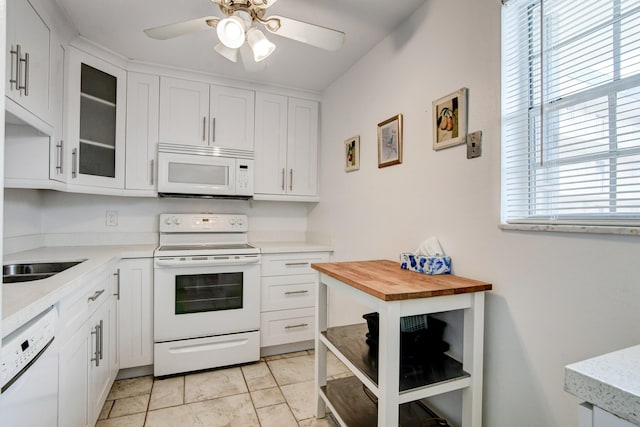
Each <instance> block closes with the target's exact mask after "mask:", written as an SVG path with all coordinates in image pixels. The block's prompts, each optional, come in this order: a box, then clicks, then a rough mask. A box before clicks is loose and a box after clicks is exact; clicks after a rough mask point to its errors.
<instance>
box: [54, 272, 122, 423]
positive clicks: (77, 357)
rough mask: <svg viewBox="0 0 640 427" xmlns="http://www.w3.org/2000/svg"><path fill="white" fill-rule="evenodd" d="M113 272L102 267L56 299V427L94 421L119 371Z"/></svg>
mask: <svg viewBox="0 0 640 427" xmlns="http://www.w3.org/2000/svg"><path fill="white" fill-rule="evenodd" d="M113 277H114V276H113V273H112V272H111V271H106V272H105V273H104V274H102V275H101V276H100V277H99V278H98V279H96V280H95V281H91V282H90V283H88V284H87V285H86V286H84V287H83V288H82V290H80V291H78V292H76V293H74V294H72V295H70V296H68V297H66V298H65V299H63V300H62V301H61V302H60V307H59V310H60V320H61V324H60V330H61V332H60V334H59V337H58V338H59V339H61V340H62V346H61V348H62V350H61V351H60V359H59V360H60V361H59V363H60V365H59V367H60V383H59V384H60V385H59V395H58V414H59V415H58V417H59V419H58V425H59V426H60V427H79V426H93V425H95V423H96V421H97V419H98V416H99V415H100V411H101V409H102V406H103V405H104V402H105V400H106V399H107V396H108V394H109V390H110V389H111V385H112V384H113V382H114V380H115V378H116V375H117V373H118V368H119V367H118V353H117V348H118V346H117V340H116V338H117V305H116V296H115V295H114V293H115V289H114V279H113Z"/></svg>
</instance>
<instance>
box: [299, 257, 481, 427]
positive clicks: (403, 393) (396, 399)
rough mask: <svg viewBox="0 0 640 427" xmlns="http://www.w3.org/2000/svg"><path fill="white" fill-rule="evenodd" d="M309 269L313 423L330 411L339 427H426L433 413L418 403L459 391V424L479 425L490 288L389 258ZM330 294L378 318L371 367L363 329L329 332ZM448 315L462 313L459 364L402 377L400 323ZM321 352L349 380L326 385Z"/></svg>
mask: <svg viewBox="0 0 640 427" xmlns="http://www.w3.org/2000/svg"><path fill="white" fill-rule="evenodd" d="M311 267H312V268H313V269H315V270H317V271H318V272H319V276H320V277H319V286H318V301H317V306H316V307H317V312H316V328H317V333H316V352H315V354H316V394H317V405H318V406H317V410H316V415H317V417H318V418H322V417H324V416H325V411H326V409H327V407H328V408H329V409H330V410H331V412H332V414H333V415H334V417H335V418H336V420H337V421H338V423H339V424H340V425H342V426H344V427H360V426H367V427H368V426H371V427H375V426H379V427H383V426H384V427H393V426H401V427H405V426H406V427H411V426H414V425H415V426H420V425H426V424H421V423H422V422H423V421H422V420H424V419H426V418H428V417H430V416H431V414H430V413H429V412H428V409H427V408H425V407H424V406H423V405H421V404H419V403H418V404H417V403H416V402H418V401H420V400H421V399H424V398H427V397H430V396H435V395H438V394H442V393H447V392H450V391H454V390H462V414H461V419H462V426H463V427H480V426H481V425H482V363H483V362H482V356H483V335H484V294H485V292H486V291H489V290H491V288H492V285H491V284H490V283H487V282H482V281H479V280H473V279H468V278H464V277H459V276H455V275H451V274H444V275H435V276H430V275H425V274H420V273H415V272H412V271H408V270H403V269H401V268H400V264H399V263H398V262H394V261H388V260H375V261H354V262H331V263H319V264H312V266H311ZM328 289H333V290H334V292H338V293H341V294H344V295H346V296H348V297H350V298H352V299H354V300H355V301H357V302H358V303H360V304H362V305H365V306H367V307H369V308H371V309H372V311H376V312H378V313H379V325H378V326H379V337H378V354H377V360H376V361H375V363H371V355H370V349H369V346H368V345H367V344H366V343H365V339H364V337H365V334H366V333H367V331H368V328H367V325H366V324H364V323H359V324H355V325H347V326H338V327H331V328H329V327H328V325H327V299H328V298H327V294H328ZM452 310H463V313H464V320H463V338H462V357H461V359H462V360H456V358H454V357H453V356H451V355H449V354H446V355H443V356H442V357H441V358H439V359H438V360H437V362H435V363H434V364H433V366H431V365H430V366H428V367H427V368H426V369H421V370H419V372H418V373H417V374H416V375H405V374H403V373H402V372H401V366H400V319H401V318H402V317H406V316H415V315H423V314H428V313H441V312H445V311H452ZM327 350H330V351H331V352H332V353H334V354H335V355H336V357H338V358H339V359H340V360H341V361H342V362H343V363H344V364H345V365H346V366H347V367H348V368H349V369H350V370H351V372H352V373H353V374H354V376H351V377H346V378H340V379H337V380H330V381H327ZM458 359H460V357H458ZM429 363H431V362H429ZM363 385H364V387H366V390H365V388H363ZM376 402H377V403H376ZM421 411H422V412H421ZM425 411H427V412H425Z"/></svg>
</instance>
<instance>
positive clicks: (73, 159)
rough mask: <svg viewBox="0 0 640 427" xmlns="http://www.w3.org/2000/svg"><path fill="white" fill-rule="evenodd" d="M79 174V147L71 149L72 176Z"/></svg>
mask: <svg viewBox="0 0 640 427" xmlns="http://www.w3.org/2000/svg"><path fill="white" fill-rule="evenodd" d="M77 176H78V149H77V148H74V149H73V150H71V178H77Z"/></svg>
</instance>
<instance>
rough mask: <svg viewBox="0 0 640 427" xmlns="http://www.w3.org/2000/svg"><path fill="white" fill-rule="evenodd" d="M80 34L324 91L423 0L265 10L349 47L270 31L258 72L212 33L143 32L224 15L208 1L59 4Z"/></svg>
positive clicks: (162, 60)
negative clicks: (271, 47) (226, 51)
mask: <svg viewBox="0 0 640 427" xmlns="http://www.w3.org/2000/svg"><path fill="white" fill-rule="evenodd" d="M56 2H57V3H58V4H59V5H60V6H61V8H62V9H63V10H64V11H65V12H66V14H67V15H68V17H69V19H70V20H71V21H72V22H73V24H74V25H75V27H76V29H77V30H78V33H79V34H80V35H82V36H84V37H86V38H87V39H89V40H91V41H93V42H95V43H97V44H99V45H101V46H103V47H106V48H108V49H111V50H113V51H115V52H117V53H119V54H121V55H123V56H125V57H127V58H129V59H133V60H138V61H143V62H151V63H156V64H163V65H169V66H174V67H180V68H186V69H191V70H197V71H203V72H207V73H211V74H215V75H220V76H224V77H232V78H238V79H242V80H249V81H254V82H260V83H271V84H277V85H284V86H288V87H292V88H299V89H306V90H313V91H321V90H323V89H325V88H326V87H327V86H329V85H330V84H331V83H332V82H333V81H335V79H337V78H338V77H339V76H340V75H342V74H343V73H344V72H345V71H347V70H348V69H349V68H350V67H351V66H352V65H353V64H354V63H355V62H356V61H357V60H358V59H360V58H361V57H362V56H363V55H364V54H366V53H367V52H368V51H369V50H370V49H371V48H373V47H374V46H375V45H376V44H377V43H379V42H380V41H381V40H382V39H384V38H385V37H386V36H387V35H388V34H389V33H390V32H391V31H392V30H394V29H395V28H396V27H397V26H398V25H399V24H400V23H401V22H403V21H404V20H405V19H406V18H407V17H408V16H410V15H411V14H412V13H413V12H414V11H415V10H416V9H417V8H418V7H420V6H421V5H422V4H423V3H424V2H425V0H393V1H392V0H278V2H277V3H276V4H275V5H273V6H272V7H270V8H269V9H268V10H267V13H266V14H265V16H269V15H270V14H274V15H282V16H286V17H289V18H294V19H298V20H301V21H306V22H310V23H313V24H316V25H321V26H324V27H329V28H334V29H337V30H340V31H344V32H345V33H346V42H345V45H344V46H343V47H342V48H341V49H339V50H338V51H335V52H328V51H324V50H321V49H318V48H315V47H311V46H308V45H305V44H302V43H299V42H296V41H293V40H289V39H285V38H283V37H280V36H277V35H274V34H269V33H266V34H267V37H269V39H270V40H272V41H273V42H274V43H275V44H276V45H277V48H276V51H275V52H274V53H273V54H272V55H271V56H270V57H269V58H267V59H266V60H265V61H264V66H263V69H262V70H260V71H253V72H249V71H246V70H245V69H244V67H243V65H242V64H241V63H240V61H239V62H238V63H235V64H234V63H232V62H230V61H228V60H226V59H224V58H223V57H221V56H220V55H218V54H217V53H216V52H215V51H214V50H213V47H214V46H215V45H216V44H217V42H218V40H217V36H216V33H215V30H213V31H208V30H205V31H201V32H197V33H192V34H187V35H184V36H181V37H177V38H175V39H170V40H164V41H160V40H153V39H150V38H148V37H147V36H146V35H145V34H144V33H143V32H142V30H143V29H145V28H150V27H156V26H159V25H165V24H170V23H174V22H180V21H186V20H190V19H194V18H199V17H202V16H211V15H216V16H222V14H221V12H220V10H219V8H218V6H217V5H215V4H214V3H212V2H211V1H210V0H56Z"/></svg>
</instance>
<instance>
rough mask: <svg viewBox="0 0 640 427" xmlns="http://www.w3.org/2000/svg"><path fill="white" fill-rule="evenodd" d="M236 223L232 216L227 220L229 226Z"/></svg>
mask: <svg viewBox="0 0 640 427" xmlns="http://www.w3.org/2000/svg"><path fill="white" fill-rule="evenodd" d="M236 221H237V219H236V217H235V216H232V217H231V218H229V224H231V225H236Z"/></svg>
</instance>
